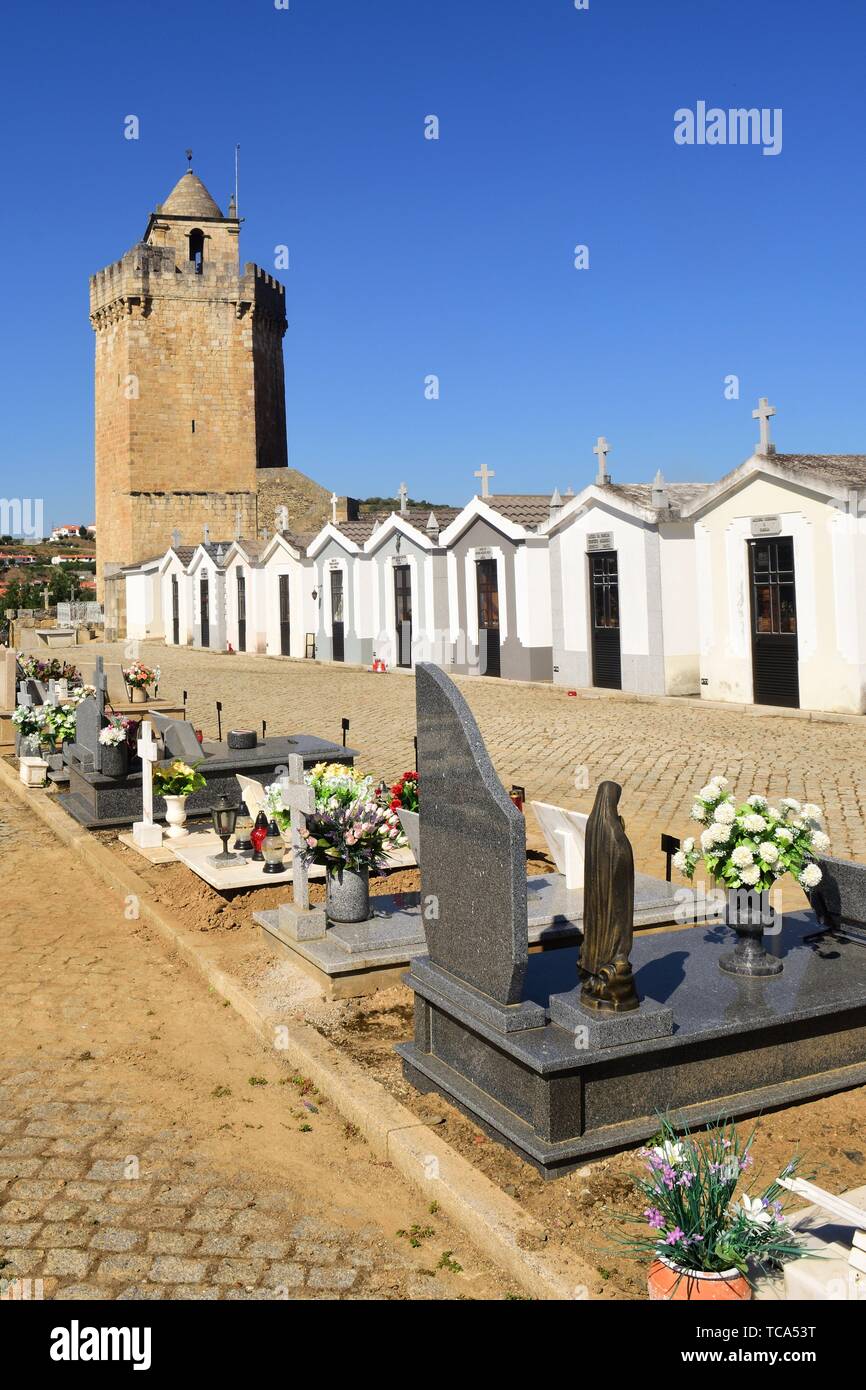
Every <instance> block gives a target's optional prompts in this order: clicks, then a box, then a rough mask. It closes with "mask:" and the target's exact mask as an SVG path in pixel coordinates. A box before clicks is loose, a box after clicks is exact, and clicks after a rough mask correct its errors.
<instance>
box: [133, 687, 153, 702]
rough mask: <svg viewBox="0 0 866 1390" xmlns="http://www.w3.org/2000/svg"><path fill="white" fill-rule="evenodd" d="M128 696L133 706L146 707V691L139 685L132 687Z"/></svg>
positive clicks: (147, 697) (147, 698) (148, 697)
mask: <svg viewBox="0 0 866 1390" xmlns="http://www.w3.org/2000/svg"><path fill="white" fill-rule="evenodd" d="M130 694H131V698H132V703H133V704H134V705H146V704H147V702H148V700H149V699H150V696H149V695H148V693H147V690H146V689H145V688H144V686H141V685H134V686H132V688H131V691H130Z"/></svg>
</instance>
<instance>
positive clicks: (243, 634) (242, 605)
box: [238, 571, 247, 652]
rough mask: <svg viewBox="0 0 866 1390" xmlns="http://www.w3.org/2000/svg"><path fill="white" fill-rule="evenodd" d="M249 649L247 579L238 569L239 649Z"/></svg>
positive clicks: (243, 650) (240, 650) (242, 650)
mask: <svg viewBox="0 0 866 1390" xmlns="http://www.w3.org/2000/svg"><path fill="white" fill-rule="evenodd" d="M246 649H247V581H246V577H245V576H244V575H243V574H241V572H240V571H238V651H239V652H245V651H246Z"/></svg>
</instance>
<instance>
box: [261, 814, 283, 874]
mask: <svg viewBox="0 0 866 1390" xmlns="http://www.w3.org/2000/svg"><path fill="white" fill-rule="evenodd" d="M285 853H286V842H285V840H284V839H283V837H282V835H281V834H280V827H279V826H278V825H277V822H276V821H275V820H272V821H271V823H270V825H269V826H268V833H267V835H266V836H265V838H264V840H263V841H262V854H263V855H264V859H265V867H264V869H263V870H262V873H265V874H281V873H284V872H285V867H286V866H285V864H284V863H283V858H284V856H285Z"/></svg>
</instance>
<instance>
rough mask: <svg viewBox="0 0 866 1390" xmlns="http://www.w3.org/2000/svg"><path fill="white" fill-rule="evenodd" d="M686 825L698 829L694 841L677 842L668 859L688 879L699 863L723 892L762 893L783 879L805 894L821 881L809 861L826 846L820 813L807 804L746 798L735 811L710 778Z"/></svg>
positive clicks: (722, 786) (723, 783) (722, 785)
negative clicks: (791, 878) (792, 880)
mask: <svg viewBox="0 0 866 1390" xmlns="http://www.w3.org/2000/svg"><path fill="white" fill-rule="evenodd" d="M692 820H694V821H697V823H698V824H699V825H701V826H703V829H702V830H701V832H700V835H699V836H698V837H697V839H695V838H693V837H692V836H689V837H688V838H687V839H685V840H683V847H682V849H681V850H680V851H679V852H678V853H677V854H675V855H674V859H673V863H674V867H675V868H677V869H679V871H680V873H682V874H684V875H685V877H686V878H687V879H689V880H691V879H692V878H694V874H695V870H696V868H697V866H698V864H699V863H700V862H701V861H703V864H704V868H705V869H706V871H707V873H708V875H709V876H710V878H712V879H714V880H715V881H716V882H717V883H718V884H720V885H721V886H722V887H725V888H734V889H738V888H746V889H749V890H750V891H752V892H755V893H763V892H766V891H767V890H768V889H769V888H771V887H772V886H773V884H774V883H775V882H776V880H777V879H780V878H783V877H784V875H785V874H793V876H794V878H795V879H796V880H797V882H798V883H799V884H800V885H801V887H803V888H805V889H806V890H811V889H812V888H817V886H818V884H819V883H820V882H821V870H820V869H819V868H818V865H817V864H816V863H815V862H814V856H815V855H816V854H826V853H827V851H828V850H829V848H830V841H829V838H828V837H827V835H826V834H825V833H824V831H823V830H822V828H821V821H822V813H821V808H820V807H819V806H815V805H814V804H812V803H811V802H808V801H807V802H804V803H803V804H801V803H800V802H799V801H796V800H795V799H794V797H792V796H786V797H783V798H782V799H781V800H780V802H779V804H778V806H772V805H770V803H769V801H768V800H767V798H766V797H765V796H750V797H748V798H747V799H746V801H744V802H743V803H742V804H741V805H739V806H738V805H737V804H736V802H735V800H734V795H733V792H730V791H728V782H727V779H726V778H724V777H714V778H713V779H712V780H711V781H710V782H709V783H708V784H707V786H705V787H702V788H701V790H700V791H699V792H698V794H697V797H696V798H695V802H694V805H693V806H692Z"/></svg>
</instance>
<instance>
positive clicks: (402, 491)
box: [397, 483, 409, 516]
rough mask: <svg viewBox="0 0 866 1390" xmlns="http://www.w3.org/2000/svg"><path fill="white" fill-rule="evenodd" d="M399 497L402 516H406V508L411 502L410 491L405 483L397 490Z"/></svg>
mask: <svg viewBox="0 0 866 1390" xmlns="http://www.w3.org/2000/svg"><path fill="white" fill-rule="evenodd" d="M397 496H398V497H399V498H400V515H401V516H405V515H406V507H407V505H408V502H409V489H408V488H407V486H406V484H405V483H401V484H400V486H399V487H398V489H397Z"/></svg>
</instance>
